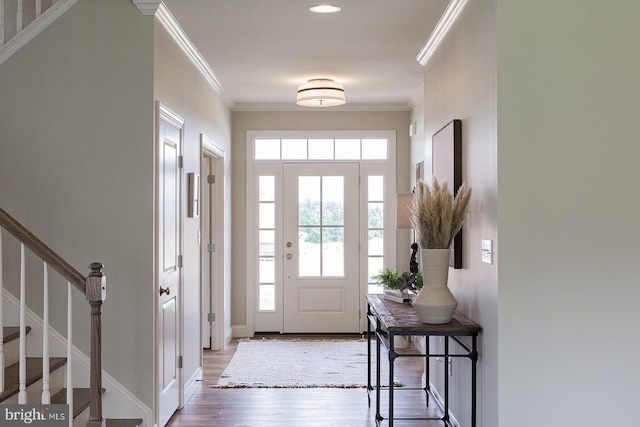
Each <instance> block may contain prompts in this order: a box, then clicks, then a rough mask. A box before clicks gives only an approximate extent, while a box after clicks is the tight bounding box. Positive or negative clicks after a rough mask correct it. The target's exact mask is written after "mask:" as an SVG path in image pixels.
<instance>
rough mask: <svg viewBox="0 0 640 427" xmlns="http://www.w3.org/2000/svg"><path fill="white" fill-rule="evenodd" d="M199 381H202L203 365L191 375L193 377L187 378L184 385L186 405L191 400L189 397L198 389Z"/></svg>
mask: <svg viewBox="0 0 640 427" xmlns="http://www.w3.org/2000/svg"><path fill="white" fill-rule="evenodd" d="M198 381H202V368H201V367H200V368H198V369H196V371H195V372H194V374H193V375H192V376H191V378H189V379H188V380H187V382H186V383H185V385H184V404H185V405H186V403H187V402H188V401H189V399H191V396H193V394H194V393H195V392H196V390H197V389H198V385H199V384H198Z"/></svg>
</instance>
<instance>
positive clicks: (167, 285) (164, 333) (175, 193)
mask: <svg viewBox="0 0 640 427" xmlns="http://www.w3.org/2000/svg"><path fill="white" fill-rule="evenodd" d="M158 140H159V141H158V155H159V162H158V163H159V165H158V270H159V271H158V282H159V289H158V295H159V297H158V314H157V322H158V324H157V327H158V350H157V351H158V358H157V360H158V369H157V371H158V387H159V390H158V392H159V393H158V415H159V419H158V424H159V425H160V426H164V425H165V424H167V422H168V421H169V419H170V418H171V416H172V415H173V413H174V412H175V411H176V410H177V409H178V407H179V404H180V370H179V368H178V355H179V351H180V348H179V347H180V346H179V343H180V322H179V318H180V317H179V316H180V300H179V297H180V282H181V278H180V276H181V266H180V265H179V261H178V259H179V256H180V254H181V247H182V243H181V242H182V237H181V230H182V225H181V209H180V206H181V204H180V200H181V191H180V189H181V182H182V181H181V169H180V164H179V156H180V152H181V151H180V150H181V142H182V123H181V120H178V119H177V118H176V117H175V116H173V115H171V114H170V112H168V111H163V110H162V108H161V111H160V122H159V133H158Z"/></svg>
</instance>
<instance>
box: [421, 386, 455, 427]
mask: <svg viewBox="0 0 640 427" xmlns="http://www.w3.org/2000/svg"><path fill="white" fill-rule="evenodd" d="M424 382H425V376H424V374H422V383H424ZM429 390H431V393H433V397H434V399H435V400H436V403H437V404H438V405H439V406H440V408H444V399H443V398H442V396H440V393H438V389H437V388H436V387H435V386H434V385H433V383H432V382H431V381H429ZM449 422H451V425H452V426H453V427H460V423H459V422H458V420H457V419H456V417H455V416H454V415H453V412H451V410H449Z"/></svg>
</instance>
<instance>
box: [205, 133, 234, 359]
mask: <svg viewBox="0 0 640 427" xmlns="http://www.w3.org/2000/svg"><path fill="white" fill-rule="evenodd" d="M200 152H201V155H200V158H201V159H202V160H204V158H208V159H210V161H211V162H212V163H213V166H214V170H215V172H216V174H215V176H216V178H215V184H214V185H209V184H207V177H206V176H204V172H203V174H202V177H201V182H202V185H201V186H200V188H201V193H202V194H201V200H202V201H203V202H204V201H208V202H209V207H211V204H213V209H210V208H209V209H207V212H208V214H209V218H205V215H202V216H201V218H200V221H201V227H200V229H201V230H209V231H210V233H211V236H212V238H211V240H212V241H213V242H214V244H215V245H216V250H215V252H213V255H212V256H209V252H208V249H207V242H208V240H207V239H206V238H205V236H201V239H202V240H201V242H202V243H201V245H200V249H201V253H202V255H201V259H202V261H203V262H202V263H201V267H202V269H201V275H204V274H206V270H205V261H208V262H210V265H209V271H213V274H212V275H211V277H210V286H209V288H207V287H206V286H205V284H206V282H207V281H206V280H201V283H202V304H203V305H202V326H203V330H205V331H206V330H207V329H208V330H209V331H210V332H209V341H210V346H211V349H212V350H224V348H225V347H226V345H227V343H228V342H229V341H228V339H229V340H230V339H231V337H230V335H229V336H227V334H226V330H225V323H226V321H225V319H226V316H227V310H225V306H226V304H225V300H226V299H228V295H225V287H224V278H225V271H224V256H225V251H224V248H225V236H224V188H225V176H224V162H225V151H224V149H223V148H222V147H221V146H220V145H219V144H217V143H216V142H215V141H214V140H213V139H211V138H209V137H208V136H206V135H205V134H200ZM205 193H206V194H205ZM203 212H205V210H204V209H203ZM205 221H208V224H205ZM206 307H209V309H210V310H211V312H212V313H215V315H216V320H215V322H212V323H209V321H208V319H207V317H208V313H209V311H208V310H207V309H206ZM209 325H210V328H209V327H208V326H209ZM203 339H205V333H203Z"/></svg>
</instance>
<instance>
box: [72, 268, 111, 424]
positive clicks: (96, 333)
mask: <svg viewBox="0 0 640 427" xmlns="http://www.w3.org/2000/svg"><path fill="white" fill-rule="evenodd" d="M90 268H91V273H89V276H88V277H87V288H86V295H87V301H89V305H91V367H90V374H89V375H90V379H89V399H90V404H89V421H88V422H87V427H102V426H104V425H105V421H104V418H103V417H102V324H101V318H100V316H101V314H102V310H101V307H102V303H103V302H104V300H105V298H106V294H107V287H106V285H107V278H106V277H105V275H104V274H103V273H102V269H103V268H104V265H102V264H101V263H99V262H94V263H92V264H91V265H90ZM67 387H68V386H67Z"/></svg>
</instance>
